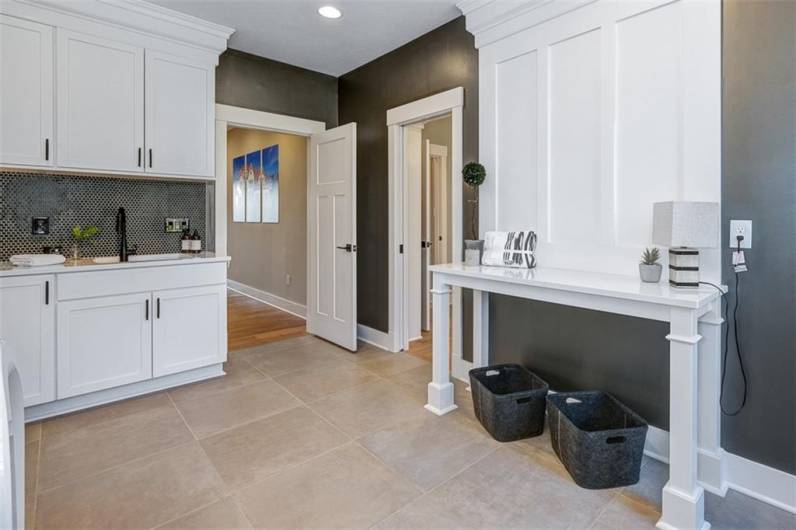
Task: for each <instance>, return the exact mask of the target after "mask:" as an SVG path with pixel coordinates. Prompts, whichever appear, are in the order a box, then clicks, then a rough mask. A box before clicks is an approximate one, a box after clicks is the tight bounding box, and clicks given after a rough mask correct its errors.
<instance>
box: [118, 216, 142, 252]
mask: <svg viewBox="0 0 796 530" xmlns="http://www.w3.org/2000/svg"><path fill="white" fill-rule="evenodd" d="M116 234H117V235H118V236H119V261H121V262H125V261H127V259H128V257H129V256H130V254H135V253H136V251H137V247H136V246H133V248H132V249H130V248H127V214H126V213H125V212H124V208H119V211H118V212H117V213H116Z"/></svg>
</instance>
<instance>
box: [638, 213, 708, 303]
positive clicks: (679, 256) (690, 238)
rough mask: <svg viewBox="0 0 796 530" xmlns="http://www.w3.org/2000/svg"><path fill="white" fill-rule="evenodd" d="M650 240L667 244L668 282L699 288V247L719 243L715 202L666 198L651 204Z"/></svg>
mask: <svg viewBox="0 0 796 530" xmlns="http://www.w3.org/2000/svg"><path fill="white" fill-rule="evenodd" d="M652 241H653V243H655V244H656V245H661V246H663V247H669V285H671V286H672V287H677V288H682V289H693V288H696V287H699V250H698V249H700V248H716V247H717V246H718V243H719V204H718V203H716V202H691V201H669V202H656V203H655V204H653V206H652Z"/></svg>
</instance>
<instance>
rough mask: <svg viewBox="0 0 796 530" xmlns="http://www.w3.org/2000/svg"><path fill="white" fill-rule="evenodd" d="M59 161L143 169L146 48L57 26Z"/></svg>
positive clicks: (91, 166)
mask: <svg viewBox="0 0 796 530" xmlns="http://www.w3.org/2000/svg"><path fill="white" fill-rule="evenodd" d="M57 53H58V61H57V65H58V70H57V79H58V88H57V95H58V165H59V166H63V167H72V168H85V169H102V170H110V171H126V172H139V171H143V148H144V50H143V49H142V48H138V47H135V46H129V45H127V44H121V43H118V42H114V41H110V40H106V39H101V38H97V37H93V36H89V35H83V34H81V33H75V32H72V31H67V30H62V29H59V30H58V47H57Z"/></svg>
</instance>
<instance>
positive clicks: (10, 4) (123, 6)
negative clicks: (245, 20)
mask: <svg viewBox="0 0 796 530" xmlns="http://www.w3.org/2000/svg"><path fill="white" fill-rule="evenodd" d="M0 11H2V12H6V13H9V14H12V15H15V16H21V17H31V18H33V17H35V18H36V19H39V20H40V21H42V22H45V23H50V24H53V25H56V22H60V20H56V19H53V18H52V17H53V16H59V15H61V16H66V17H65V18H68V17H74V18H75V19H82V20H88V21H92V22H100V23H105V24H110V25H114V26H118V27H121V28H125V29H129V30H134V31H136V32H138V33H142V34H147V35H151V36H155V37H158V38H161V39H166V40H173V41H179V42H181V43H184V44H188V45H191V46H194V47H198V48H203V49H205V50H208V51H212V52H213V53H215V54H216V55H218V54H220V53H221V52H223V51H224V50H226V49H227V41H228V40H229V37H230V36H231V35H232V34H233V33H234V32H235V30H234V29H233V28H228V27H226V26H222V25H220V24H215V23H213V22H208V21H206V20H202V19H200V18H196V17H193V16H190V15H186V14H183V13H179V12H177V11H173V10H171V9H167V8H164V7H161V6H158V5H155V4H151V3H149V2H145V1H144V0H73V1H69V2H64V1H63V0H3V2H2V4H0ZM48 15H50V16H48ZM42 19H43V20H42Z"/></svg>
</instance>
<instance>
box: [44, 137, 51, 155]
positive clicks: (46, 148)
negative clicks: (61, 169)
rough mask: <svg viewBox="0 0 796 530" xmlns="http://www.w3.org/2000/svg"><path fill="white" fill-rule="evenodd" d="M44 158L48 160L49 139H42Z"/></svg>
mask: <svg viewBox="0 0 796 530" xmlns="http://www.w3.org/2000/svg"><path fill="white" fill-rule="evenodd" d="M44 159H45V160H50V139H49V138H45V139H44Z"/></svg>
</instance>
